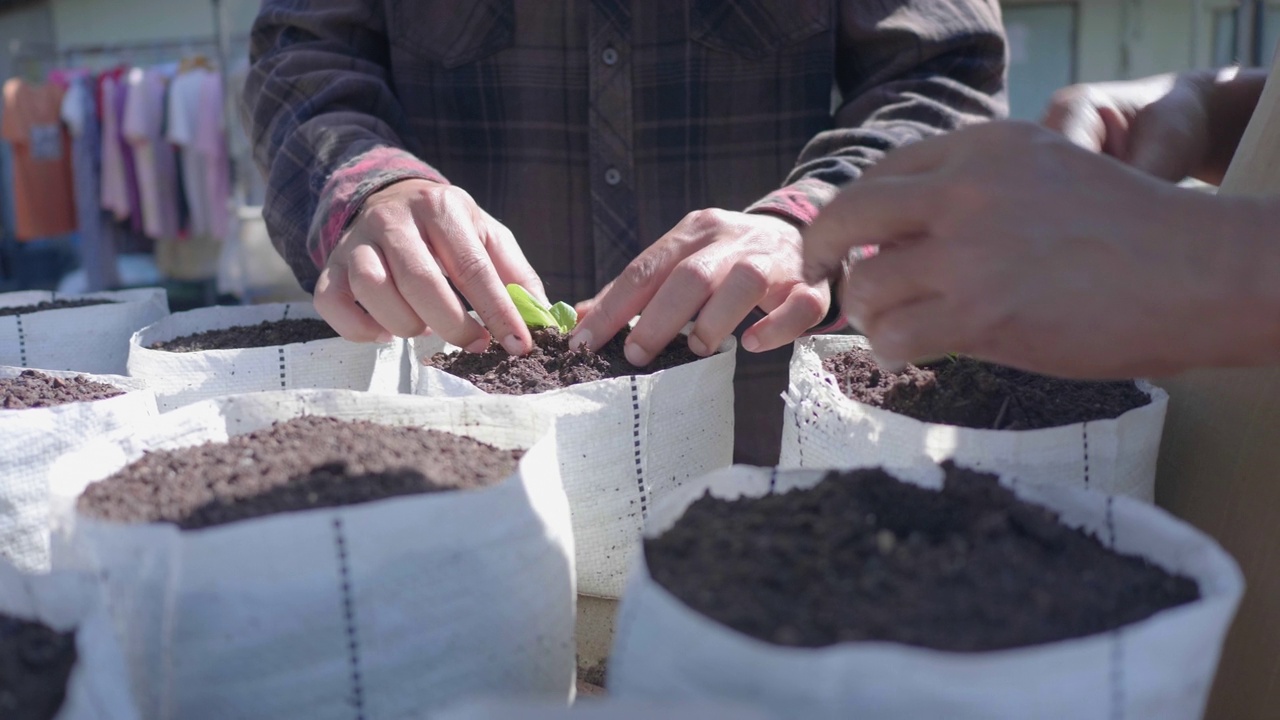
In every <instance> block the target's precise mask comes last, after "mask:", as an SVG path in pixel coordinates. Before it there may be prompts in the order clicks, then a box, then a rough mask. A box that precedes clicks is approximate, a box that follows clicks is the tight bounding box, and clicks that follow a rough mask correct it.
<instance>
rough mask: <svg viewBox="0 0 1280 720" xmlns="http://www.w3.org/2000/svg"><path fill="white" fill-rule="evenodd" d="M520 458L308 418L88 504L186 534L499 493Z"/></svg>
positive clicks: (153, 472)
mask: <svg viewBox="0 0 1280 720" xmlns="http://www.w3.org/2000/svg"><path fill="white" fill-rule="evenodd" d="M522 455H523V452H522V451H520V450H500V449H498V448H495V447H493V446H491V445H486V444H484V443H482V442H478V441H476V440H472V439H470V438H466V437H461V436H458V435H452V434H449V433H445V432H440V431H438V430H423V429H421V428H413V427H392V426H387V425H380V424H378V423H373V422H368V421H365V420H350V421H348V420H338V419H335V418H327V417H302V418H296V419H294V420H289V421H288V422H280V423H276V424H274V425H272V426H271V427H270V428H267V429H263V430H259V431H257V432H253V433H249V434H246V435H237V436H235V437H233V438H231V439H230V440H229V441H228V442H210V443H205V444H204V445H199V446H195V447H189V448H183V449H180V450H157V451H154V452H149V453H147V454H146V455H144V456H143V457H141V458H139V459H138V460H137V461H135V462H133V463H132V464H130V465H128V466H126V467H125V468H123V469H121V470H120V471H119V472H116V473H115V474H114V475H111V476H110V477H108V478H106V479H105V480H102V481H99V482H96V483H94V484H92V485H90V486H89V487H88V489H86V490H85V492H84V494H83V495H81V496H80V500H79V504H78V507H79V509H80V511H81V512H83V513H85V514H86V515H88V516H90V517H95V518H101V519H104V520H113V521H117V522H127V523H145V522H171V523H174V524H176V525H178V526H179V527H181V528H183V529H185V530H194V529H198V528H203V527H209V526H212V525H223V524H226V523H230V522H235V521H237V520H246V519H249V518H255V517H260V516H263V515H272V514H275V513H282V512H290V511H294V510H310V509H314V508H324V507H335V506H340V505H354V504H357V503H364V502H371V501H374V500H381V499H383V498H388V497H395V496H399V495H414V494H421V493H431V492H440V491H446V490H466V489H473V488H482V487H486V486H489V485H494V484H496V483H498V482H500V481H502V480H503V479H505V478H507V477H508V476H510V475H511V473H513V472H514V471H515V469H516V464H517V461H518V460H519V459H520V457H521V456H522Z"/></svg>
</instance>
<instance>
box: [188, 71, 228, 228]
mask: <svg viewBox="0 0 1280 720" xmlns="http://www.w3.org/2000/svg"><path fill="white" fill-rule="evenodd" d="M223 102H224V99H223V94H222V78H221V77H219V76H218V74H217V73H205V75H204V77H203V78H202V79H201V84H200V105H199V110H198V112H197V113H196V117H197V118H198V120H199V121H198V122H197V123H196V133H195V151H196V153H197V154H198V155H199V156H200V157H201V158H202V159H203V162H202V164H203V166H204V171H205V174H206V179H205V185H204V189H205V203H206V205H207V207H208V208H209V226H210V228H209V229H210V232H211V234H212V235H213V237H215V238H218V239H219V240H221V239H224V238H225V237H226V236H227V232H228V231H229V230H230V227H231V212H232V210H231V167H230V160H229V159H228V158H227V124H226V109H225V107H224V106H223Z"/></svg>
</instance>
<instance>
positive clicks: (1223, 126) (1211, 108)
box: [1194, 68, 1267, 185]
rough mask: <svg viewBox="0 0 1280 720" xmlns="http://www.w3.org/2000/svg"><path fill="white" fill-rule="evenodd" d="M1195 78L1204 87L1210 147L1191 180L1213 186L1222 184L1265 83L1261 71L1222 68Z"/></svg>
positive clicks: (1265, 79)
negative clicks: (1193, 178) (1201, 164)
mask: <svg viewBox="0 0 1280 720" xmlns="http://www.w3.org/2000/svg"><path fill="white" fill-rule="evenodd" d="M1195 77H1196V80H1197V82H1199V83H1201V84H1202V86H1203V87H1204V90H1203V93H1204V98H1205V110H1206V112H1207V115H1208V121H1209V133H1208V134H1209V138H1210V142H1211V143H1212V144H1211V145H1210V146H1209V148H1208V152H1207V154H1206V156H1205V161H1204V164H1203V166H1202V167H1200V168H1199V169H1197V170H1196V171H1195V173H1194V176H1195V178H1196V179H1198V180H1202V181H1204V182H1207V183H1211V184H1214V185H1217V184H1219V183H1221V182H1222V178H1223V176H1224V175H1225V174H1226V172H1227V166H1228V165H1230V164H1231V158H1232V157H1233V156H1234V155H1235V152H1236V147H1237V146H1238V145H1239V144H1240V138H1241V136H1243V135H1244V130H1245V127H1246V126H1248V124H1249V118H1250V117H1252V116H1253V111H1254V108H1256V107H1257V105H1258V98H1259V97H1260V96H1261V95H1262V87H1263V85H1265V84H1266V81H1267V71H1266V70H1264V69H1261V68H1240V69H1237V68H1224V69H1222V70H1217V71H1206V72H1202V73H1196V74H1195Z"/></svg>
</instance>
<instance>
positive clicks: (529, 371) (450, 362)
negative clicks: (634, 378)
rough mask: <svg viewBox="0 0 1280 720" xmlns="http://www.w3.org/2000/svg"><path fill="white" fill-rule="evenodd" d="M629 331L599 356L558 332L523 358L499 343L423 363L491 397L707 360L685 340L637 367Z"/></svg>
mask: <svg viewBox="0 0 1280 720" xmlns="http://www.w3.org/2000/svg"><path fill="white" fill-rule="evenodd" d="M627 332H628V331H626V330H623V331H622V332H620V333H618V334H617V335H615V336H614V337H613V339H612V340H610V341H609V342H608V343H606V344H605V346H604V347H602V348H600V350H599V351H598V352H597V351H592V350H588V349H586V348H581V349H578V350H570V349H569V336H568V335H564V334H562V333H561V332H560V331H559V330H551V329H548V330H535V331H534V332H533V345H534V348H533V351H532V352H530V353H529V354H528V355H525V356H523V357H514V356H512V355H510V354H508V353H507V351H506V350H503V349H502V346H501V345H499V344H498V343H497V342H496V341H495V342H491V343H489V349H488V350H486V351H484V352H482V353H469V352H457V353H452V354H446V353H437V354H435V355H433V356H432V357H430V358H426V359H424V360H423V363H424V364H426V365H431V366H434V367H436V368H439V369H440V370H443V371H445V372H447V373H449V374H451V375H457V376H458V377H460V378H463V379H465V380H468V381H470V382H471V383H472V384H473V385H475V386H476V387H478V388H480V389H481V390H483V391H485V392H487V393H493V394H496V395H532V394H534V393H540V392H546V391H548V390H559V389H560V388H566V387H569V386H570V385H578V384H580V383H587V382H593V381H595V380H605V379H608V378H618V377H627V376H629V375H651V374H653V373H656V372H658V371H659V370H666V369H668V368H673V367H677V366H679V365H685V364H687V363H691V362H694V361H696V360H701V359H702V357H701V356H699V355H698V354H697V353H695V352H693V351H692V350H690V349H689V345H688V340H687V339H686V338H685V336H683V335H680V336H679V337H677V338H676V339H675V340H672V341H671V343H670V344H669V345H667V347H666V348H664V349H663V351H662V352H660V353H658V356H657V357H656V358H654V359H653V362H651V363H649V364H648V365H646V366H645V367H642V368H638V367H636V366H634V365H632V364H631V363H629V362H627V358H626V355H624V354H623V343H624V342H625V341H626V339H627Z"/></svg>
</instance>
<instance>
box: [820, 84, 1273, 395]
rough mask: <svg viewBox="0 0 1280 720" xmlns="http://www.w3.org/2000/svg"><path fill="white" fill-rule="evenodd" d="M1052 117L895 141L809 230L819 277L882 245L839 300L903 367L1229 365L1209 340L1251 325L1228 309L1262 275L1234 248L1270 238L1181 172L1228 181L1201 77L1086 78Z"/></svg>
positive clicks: (1121, 371) (1101, 369)
mask: <svg viewBox="0 0 1280 720" xmlns="http://www.w3.org/2000/svg"><path fill="white" fill-rule="evenodd" d="M1044 124H1045V125H1046V126H1047V127H1048V129H1045V128H1041V127H1037V126H1034V125H1031V124H1026V123H990V124H986V125H981V126H977V127H973V128H969V129H966V130H962V131H959V132H956V133H953V134H951V135H948V136H944V137H941V138H936V139H932V140H928V141H924V142H921V143H918V144H916V145H912V146H909V147H906V148H902V149H899V150H897V151H895V152H893V153H890V154H889V155H888V156H887V157H886V158H885V159H884V160H882V161H881V162H880V163H879V164H878V165H876V166H875V167H874V168H872V169H871V170H870V171H869V172H868V173H866V175H865V176H864V177H863V178H862V179H861V180H860V181H859V182H858V183H856V184H855V185H854V186H852V187H850V188H849V189H848V190H846V191H845V192H844V193H842V194H841V195H840V196H839V197H837V198H836V199H835V200H834V201H833V202H832V203H831V204H830V205H829V206H828V207H827V208H826V209H825V210H824V211H823V213H822V214H821V215H820V216H819V217H818V219H817V221H816V222H815V223H814V224H813V226H812V227H811V228H809V230H808V231H806V233H805V267H806V270H805V273H806V277H807V278H808V279H810V280H813V279H817V278H821V277H827V276H829V275H832V274H833V273H839V272H841V266H842V263H843V261H844V260H845V259H846V258H847V257H848V252H849V250H850V248H852V247H856V246H859V245H867V244H874V245H878V246H879V248H880V251H879V253H878V254H877V255H876V256H874V257H872V258H870V259H867V260H864V261H861V262H859V263H857V264H855V265H854V266H853V267H852V268H849V269H847V270H845V271H844V273H845V275H844V277H845V284H844V288H843V291H842V295H841V298H840V300H841V301H842V302H841V308H842V310H843V311H844V312H845V313H846V315H847V316H848V318H849V320H850V322H851V323H853V324H854V325H855V326H856V327H858V328H860V329H861V330H862V331H863V332H864V333H865V334H866V335H867V336H868V337H869V338H870V340H871V342H872V346H873V348H874V351H875V353H876V355H877V356H878V357H879V358H880V360H881V362H883V363H884V364H886V365H889V366H897V365H901V364H903V363H905V362H909V361H912V360H916V359H920V358H927V357H936V356H938V355H941V354H943V353H947V352H960V353H965V354H970V355H974V356H976V357H980V358H982V359H985V360H990V361H993V362H998V363H1002V364H1006V365H1012V366H1015V367H1021V368H1024V369H1028V370H1033V371H1038V372H1043V373H1049V374H1055V375H1061V376H1066V377H1080V378H1120V377H1134V376H1141V375H1159V374H1166V373H1170V372H1174V371H1178V370H1182V369H1185V368H1187V367H1190V366H1193V365H1195V364H1198V363H1204V362H1219V361H1222V360H1224V359H1227V358H1223V357H1216V358H1207V357H1203V356H1200V357H1198V356H1197V354H1196V348H1197V346H1213V345H1214V344H1215V343H1230V342H1231V338H1230V337H1229V335H1230V334H1231V332H1232V331H1233V330H1238V329H1239V328H1238V325H1239V324H1240V323H1242V322H1247V321H1246V320H1244V319H1242V318H1239V317H1234V318H1233V317H1229V315H1230V314H1229V313H1224V308H1227V307H1231V300H1232V298H1229V297H1228V296H1229V295H1230V294H1231V293H1232V292H1233V290H1234V288H1233V286H1238V285H1239V283H1240V281H1241V280H1242V279H1245V278H1250V277H1256V275H1257V274H1256V273H1255V272H1251V271H1250V268H1249V263H1250V262H1254V261H1256V257H1257V255H1253V254H1251V253H1250V252H1248V250H1247V248H1245V249H1242V248H1241V247H1240V246H1239V245H1238V244H1233V243H1234V242H1235V241H1236V240H1237V239H1239V238H1242V237H1246V236H1248V235H1249V233H1250V232H1251V231H1252V232H1253V233H1254V234H1256V233H1257V230H1256V229H1254V230H1250V229H1249V228H1248V223H1249V222H1250V220H1251V219H1252V220H1253V221H1254V222H1256V221H1257V214H1256V212H1254V211H1255V210H1256V208H1249V207H1241V206H1240V205H1239V204H1235V205H1232V204H1231V201H1228V200H1227V199H1224V198H1215V197H1213V196H1210V195H1207V194H1204V193H1200V192H1197V191H1194V190H1187V189H1181V188H1179V187H1177V186H1175V185H1174V184H1172V183H1171V182H1169V181H1176V180H1181V179H1182V178H1184V177H1186V176H1188V175H1197V176H1200V177H1204V178H1205V179H1215V178H1220V176H1221V172H1222V169H1221V165H1222V164H1223V163H1216V164H1215V163H1214V162H1212V161H1213V160H1214V158H1215V156H1220V155H1222V153H1221V152H1217V151H1215V149H1214V147H1213V146H1214V141H1215V137H1214V135H1213V134H1212V128H1211V122H1210V111H1209V107H1208V85H1207V83H1206V82H1204V79H1201V78H1195V77H1189V76H1184V77H1175V76H1162V77H1157V78H1149V79H1147V80H1142V81H1134V82H1124V83H1105V84H1098V85H1086V86H1074V87H1072V88H1067V89H1065V90H1063V91H1060V92H1059V93H1058V94H1057V95H1055V97H1054V99H1053V102H1052V103H1051V105H1050V107H1049V109H1048V111H1047V113H1046V116H1045V119H1044ZM1055 131H1056V132H1055ZM1059 133H1060V134H1059ZM1226 155H1227V156H1228V157H1229V152H1228V153H1226ZM1251 213H1253V214H1252V215H1251ZM1235 307H1236V308H1237V309H1239V308H1240V307H1241V305H1240V304H1237V305H1236V306H1235ZM1224 315H1227V316H1228V317H1224ZM1233 324H1234V325H1236V326H1237V327H1234V328H1233V327H1229V326H1231V325H1233ZM1193 331H1194V332H1195V333H1197V338H1196V340H1195V342H1188V338H1189V335H1190V333H1192V332H1193ZM1227 360H1228V361H1229V359H1227Z"/></svg>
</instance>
